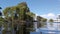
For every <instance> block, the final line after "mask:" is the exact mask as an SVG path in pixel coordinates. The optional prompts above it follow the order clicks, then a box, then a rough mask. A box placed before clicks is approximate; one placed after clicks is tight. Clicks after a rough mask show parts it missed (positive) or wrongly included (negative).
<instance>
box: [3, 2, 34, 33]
mask: <svg viewBox="0 0 60 34" xmlns="http://www.w3.org/2000/svg"><path fill="white" fill-rule="evenodd" d="M3 12H4V16H5V19H6V20H7V21H9V22H11V23H12V26H11V27H12V28H13V29H15V30H16V34H29V33H28V32H29V31H28V32H27V33H26V32H25V31H27V27H28V26H29V27H31V24H30V23H32V21H33V15H35V14H34V13H31V12H30V10H29V8H28V6H27V4H26V2H22V3H19V4H18V5H16V6H12V7H7V8H6V9H5V10H4V11H3ZM27 22H30V23H27ZM28 24H29V25H28ZM27 25H28V26H27ZM17 27H18V31H17ZM29 27H28V28H29Z"/></svg>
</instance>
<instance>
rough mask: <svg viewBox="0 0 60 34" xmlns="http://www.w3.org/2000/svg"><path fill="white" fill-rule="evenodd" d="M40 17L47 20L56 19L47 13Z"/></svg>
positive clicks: (53, 15) (52, 14)
mask: <svg viewBox="0 0 60 34" xmlns="http://www.w3.org/2000/svg"><path fill="white" fill-rule="evenodd" d="M40 16H41V17H44V18H47V19H56V15H55V14H54V13H48V14H43V15H40Z"/></svg>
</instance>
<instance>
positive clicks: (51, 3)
mask: <svg viewBox="0 0 60 34" xmlns="http://www.w3.org/2000/svg"><path fill="white" fill-rule="evenodd" d="M21 2H26V3H27V5H28V7H29V9H30V11H31V12H33V13H35V14H36V15H39V16H41V17H44V18H48V19H50V18H52V19H54V18H56V17H57V15H58V14H60V0H0V7H2V9H0V10H1V11H3V10H4V9H5V8H6V7H11V6H15V5H17V4H18V3H21Z"/></svg>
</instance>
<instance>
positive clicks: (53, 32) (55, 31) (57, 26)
mask: <svg viewBox="0 0 60 34" xmlns="http://www.w3.org/2000/svg"><path fill="white" fill-rule="evenodd" d="M52 24H53V25H52V26H51V25H50V23H47V25H46V27H43V28H37V29H36V31H35V32H30V34H60V22H54V23H52ZM35 26H36V25H35ZM41 32H42V33H41Z"/></svg>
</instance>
